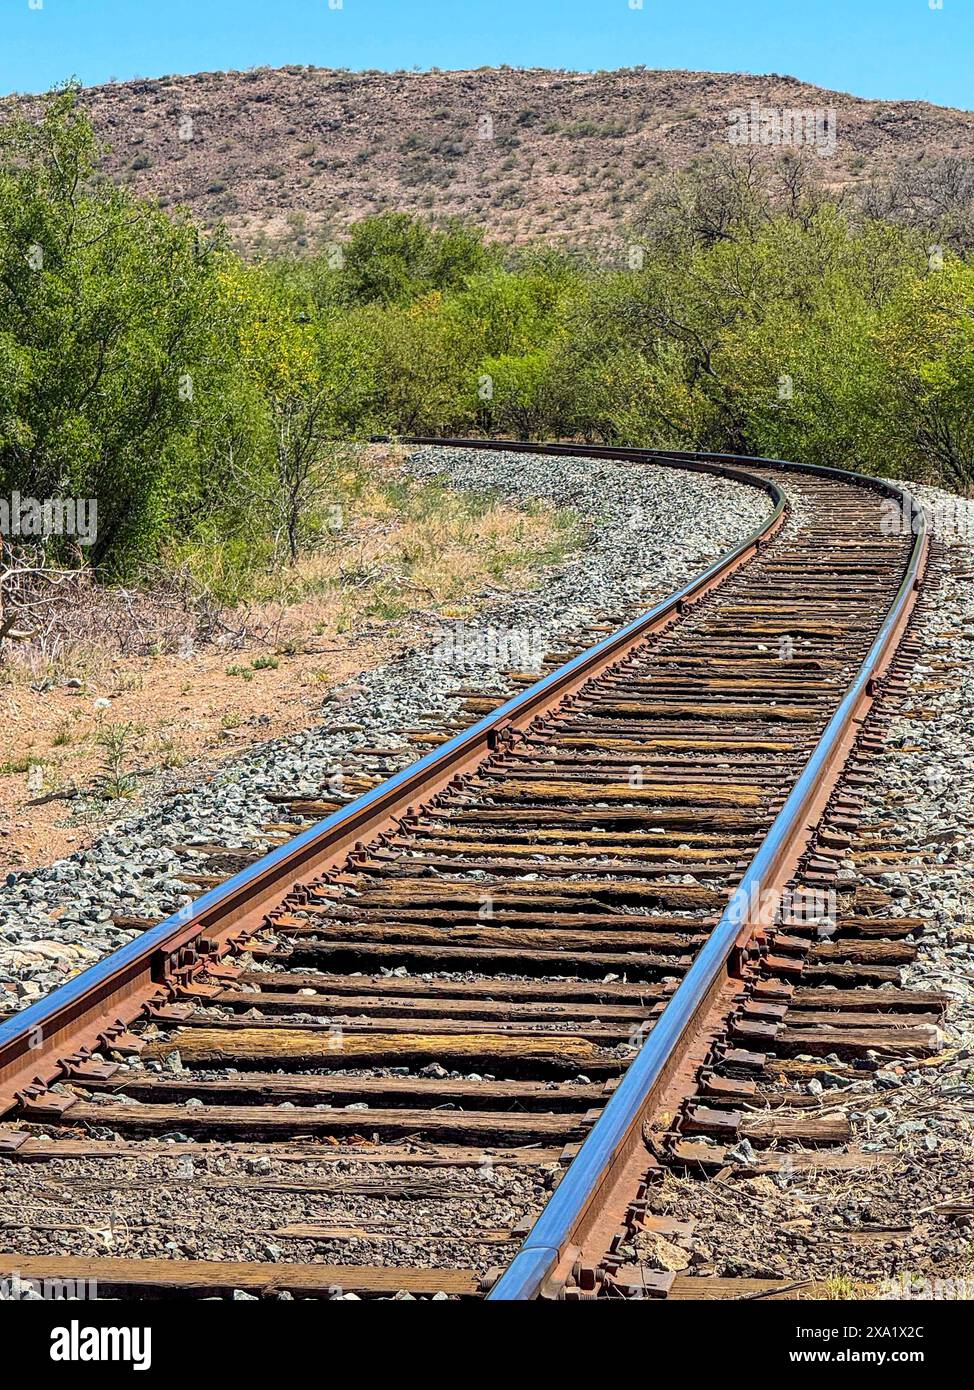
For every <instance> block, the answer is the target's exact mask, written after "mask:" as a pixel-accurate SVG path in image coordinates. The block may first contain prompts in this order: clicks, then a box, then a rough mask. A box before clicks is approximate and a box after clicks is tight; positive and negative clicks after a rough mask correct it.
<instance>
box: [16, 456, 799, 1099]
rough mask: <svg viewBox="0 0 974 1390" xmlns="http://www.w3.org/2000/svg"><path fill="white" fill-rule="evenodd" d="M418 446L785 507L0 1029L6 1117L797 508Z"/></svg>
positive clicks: (689, 597) (706, 466) (676, 606)
mask: <svg viewBox="0 0 974 1390" xmlns="http://www.w3.org/2000/svg"><path fill="white" fill-rule="evenodd" d="M412 442H415V443H427V442H428V443H437V444H444V445H449V444H457V445H460V446H471V447H472V446H476V447H484V448H495V449H497V448H503V449H515V448H516V449H519V450H521V451H531V452H535V453H547V454H560V453H577V454H581V455H582V456H590V457H598V458H605V459H613V460H616V461H619V462H632V463H640V464H650V463H662V464H665V465H666V466H669V467H680V468H685V469H688V470H691V471H704V472H709V473H715V474H718V475H720V476H724V477H728V478H731V479H733V480H734V481H736V482H741V483H746V484H749V485H750V486H753V487H756V488H759V489H761V490H763V491H764V492H766V493H768V494H769V495H770V497H771V499H772V502H773V504H774V506H773V508H772V510H771V512H770V514H769V515H768V517H766V518H765V519H764V521H763V522H762V523H761V524H760V525H759V526H757V527H756V528H755V529H754V530H753V531H752V532H751V533H750V534H749V535H748V536H746V537H745V538H744V539H743V540H742V541H740V542H739V543H738V544H737V545H736V546H733V547H731V548H729V549H728V550H727V551H725V552H724V554H723V555H721V556H720V557H719V558H718V559H716V560H715V561H714V562H713V563H712V564H711V565H709V566H708V567H707V568H706V569H705V570H703V571H702V572H701V573H700V574H698V575H697V576H696V577H695V578H693V579H691V580H690V581H689V582H688V583H687V584H685V585H684V586H683V587H682V588H680V589H679V590H677V591H676V592H675V593H673V594H670V595H669V596H668V597H667V598H665V599H663V600H661V601H660V602H659V603H657V604H655V605H654V606H653V607H652V608H650V609H649V610H648V611H647V612H646V613H644V614H642V615H641V616H640V617H639V618H636V619H634V620H633V621H632V622H630V623H628V624H626V626H624V627H623V628H621V629H619V630H618V631H617V632H615V633H612V634H611V635H610V636H608V637H606V638H604V639H603V640H602V641H600V642H599V643H597V644H596V645H595V646H593V647H590V648H588V649H587V650H586V651H584V652H582V653H580V654H579V655H578V656H576V657H574V658H573V659H572V660H571V661H569V662H567V663H566V664H565V665H564V666H562V667H560V668H559V669H558V670H557V671H554V672H552V673H550V674H549V675H547V676H545V677H543V678H542V679H541V680H539V681H537V682H535V684H533V685H531V686H530V687H528V688H527V689H526V690H525V691H523V692H521V693H520V694H518V695H516V696H514V697H513V698H512V699H510V700H508V701H506V702H505V703H504V704H502V705H500V706H499V707H498V709H496V710H494V711H492V712H491V713H490V714H489V715H486V716H485V717H484V718H483V719H481V720H479V721H478V722H477V723H475V724H473V725H472V726H471V727H470V728H468V729H465V730H463V731H461V732H460V733H459V734H456V735H455V736H454V737H453V738H451V739H450V740H449V741H448V742H447V743H445V744H443V745H442V746H441V747H440V748H438V749H435V750H434V751H432V752H430V753H428V754H426V755H425V756H424V757H422V758H420V759H419V760H418V761H416V762H415V763H413V764H411V765H410V766H409V767H407V768H405V769H403V770H402V771H401V772H399V773H397V774H395V776H393V777H391V778H390V779H388V780H387V781H386V782H383V783H382V784H381V785H380V786H378V787H376V788H373V789H372V790H371V791H369V792H367V793H365V794H364V795H363V796H361V797H359V798H358V799H357V800H355V801H354V802H352V803H350V804H349V805H348V806H346V807H343V808H342V809H341V810H340V811H336V812H334V813H333V814H332V815H330V816H328V817H327V818H326V819H324V820H322V821H319V822H318V823H317V824H315V825H313V826H310V827H309V828H308V829H307V830H305V831H303V832H302V833H301V834H299V835H297V836H296V837H295V838H294V839H292V840H290V841H288V842H287V843H286V844H285V845H282V846H281V847H280V848H278V849H275V850H272V851H271V852H270V853H269V854H267V855H264V856H263V857H262V858H261V859H259V860H257V861H256V862H255V863H254V864H252V865H249V866H248V867H247V868H245V869H243V870H242V871H241V872H240V873H238V874H236V875H234V876H233V877H232V878H230V879H228V880H227V882H226V883H224V884H221V885H220V886H219V887H217V888H214V889H211V890H210V891H208V892H206V893H204V894H203V895H202V896H201V897H199V898H198V899H196V900H195V901H194V902H193V903H192V904H190V905H188V906H187V907H185V908H183V909H181V910H180V911H179V912H178V913H176V914H174V915H172V916H170V917H167V918H166V919H165V920H164V921H162V922H159V923H157V924H156V925H155V926H153V927H150V928H149V929H148V930H146V931H145V932H143V933H142V934H141V935H140V936H139V937H137V938H136V939H135V940H133V941H131V942H128V943H127V944H126V945H124V946H122V947H120V948H119V949H118V950H116V951H114V952H112V953H111V954H110V955H109V956H107V957H106V958H105V959H104V960H102V961H99V962H98V963H97V964H95V965H93V966H91V967H89V968H88V969H87V970H85V971H83V972H82V973H81V974H79V975H77V976H75V977H74V979H72V980H70V981H68V982H67V983H66V984H64V985H62V986H60V987H59V988H58V989H56V990H54V991H53V992H52V993H50V994H49V995H47V996H45V997H44V998H43V999H41V1000H39V1001H38V1002H37V1003H35V1004H32V1005H30V1006H29V1007H28V1008H26V1009H24V1010H22V1011H21V1012H20V1013H17V1014H14V1015H13V1016H12V1017H10V1018H8V1019H7V1020H6V1021H5V1022H3V1023H0V1116H2V1115H3V1114H5V1113H8V1112H9V1111H10V1110H12V1109H14V1108H15V1107H16V1105H17V1103H18V1102H17V1097H18V1094H19V1093H20V1092H22V1091H23V1090H24V1088H25V1087H26V1086H29V1085H31V1084H34V1083H35V1082H40V1083H41V1084H48V1083H49V1082H50V1081H51V1080H54V1079H56V1078H57V1076H58V1075H60V1074H61V1068H60V1065H59V1064H60V1061H61V1059H62V1058H65V1057H67V1056H74V1055H77V1054H79V1053H80V1054H82V1055H84V1054H85V1053H86V1052H88V1051H90V1050H92V1049H94V1048H97V1047H98V1046H99V1045H101V1044H102V1043H103V1042H104V1040H105V1039H106V1036H109V1037H115V1036H117V1034H118V1033H119V1032H121V1031H123V1030H124V1028H125V1027H126V1026H127V1025H128V1024H130V1023H131V1022H133V1021H134V1019H135V1018H136V1017H137V1016H138V1014H139V1012H140V1011H141V1009H142V1007H143V1006H144V1005H145V1004H146V1003H148V1002H149V1001H151V1000H155V999H158V998H159V996H160V994H162V993H164V992H165V990H166V988H167V983H168V982H170V981H171V980H172V979H173V978H175V977H178V972H180V971H182V972H184V973H185V972H192V970H193V969H194V968H195V966H196V965H197V964H198V962H199V956H200V955H201V954H205V955H207V956H209V957H210V959H212V958H214V957H215V956H218V955H220V954H222V953H223V952H224V951H226V950H227V949H229V946H230V944H231V943H232V942H234V941H238V940H240V939H243V938H245V937H246V936H247V935H249V934H250V933H252V932H253V931H255V930H256V929H257V928H258V927H259V926H260V924H261V922H262V920H263V915H264V913H265V911H266V909H267V908H268V907H269V906H270V905H271V904H272V903H273V902H275V901H280V899H281V898H282V897H284V896H285V895H286V894H287V893H288V892H289V891H290V890H291V888H292V887H293V886H295V885H296V884H297V883H298V882H299V881H300V880H301V878H302V877H303V878H304V880H305V881H307V878H308V876H309V875H313V874H320V873H322V872H325V871H326V870H327V869H328V868H330V867H334V866H336V865H337V864H339V863H340V862H341V861H342V859H343V858H344V857H345V856H346V855H347V853H348V852H349V850H351V849H353V848H355V846H356V845H357V844H358V843H359V842H360V841H363V840H365V839H367V838H368V837H370V836H375V835H377V834H380V833H382V831H383V830H386V829H389V828H392V827H394V826H396V825H397V824H398V818H399V817H400V816H401V815H402V814H403V812H404V810H405V811H408V809H409V808H411V807H412V805H413V804H414V802H419V801H421V800H423V799H428V798H429V797H431V796H433V795H435V794H436V793H437V792H439V791H441V790H442V789H443V788H445V787H446V786H447V785H449V783H450V782H452V780H453V779H454V778H455V777H457V776H458V775H460V774H462V773H465V772H470V771H472V770H473V769H474V768H475V767H476V766H477V765H478V764H479V763H480V762H481V761H482V759H483V758H484V756H485V755H486V754H487V753H488V752H490V751H491V749H492V748H494V747H495V746H496V745H497V741H498V739H499V738H503V737H504V736H505V731H506V730H510V731H512V732H513V731H516V730H522V729H524V728H526V727H527V726H528V725H530V724H531V722H532V721H533V720H534V719H536V718H537V717H538V716H539V715H542V714H545V713H547V712H549V711H550V710H552V709H553V708H555V707H556V706H557V705H558V704H559V703H560V702H561V701H562V700H563V699H564V698H565V697H566V696H567V695H570V694H572V693H574V692H575V691H576V690H578V689H579V688H580V687H581V686H582V685H583V684H584V683H585V682H586V681H587V680H589V679H591V678H592V676H593V675H596V674H598V673H600V672H601V671H603V670H605V669H606V668H607V667H608V666H610V665H612V664H613V663H614V662H615V661H617V660H618V659H619V658H620V657H621V656H622V655H624V654H625V652H626V651H627V650H628V649H629V648H630V647H631V646H632V645H633V644H634V643H636V642H637V641H639V640H641V639H643V638H645V637H646V636H648V635H649V634H651V633H653V632H657V631H659V630H661V629H662V628H664V627H666V626H668V625H669V624H670V623H671V622H672V621H674V620H675V619H676V618H678V617H679V616H680V615H681V614H682V612H683V611H684V610H685V608H686V606H687V605H688V604H690V603H692V602H693V601H694V600H696V599H699V598H701V597H703V596H704V595H705V594H706V593H707V592H709V591H710V589H712V588H713V587H715V585H717V584H718V583H720V582H721V581H722V580H723V579H724V578H725V577H726V575H728V574H729V573H730V572H732V571H733V570H734V569H735V568H737V567H738V566H739V565H741V564H743V563H744V562H745V561H746V560H747V559H749V558H750V557H751V556H752V555H753V554H755V553H756V552H757V551H758V549H759V548H760V546H761V545H762V544H763V542H764V541H766V540H767V539H768V538H769V537H770V536H771V535H772V534H773V533H774V532H775V531H776V530H777V529H778V528H779V527H780V526H781V524H782V522H783V520H784V516H785V510H786V499H785V496H784V494H783V492H782V491H781V489H780V488H779V487H777V485H776V484H775V483H773V482H771V481H769V480H768V479H767V478H762V477H759V476H755V475H753V474H750V473H748V472H746V471H745V470H742V469H741V468H740V467H739V466H737V465H736V464H735V463H734V462H733V461H732V460H731V459H729V458H716V457H714V458H701V457H698V456H695V455H686V456H680V457H677V456H675V455H670V454H667V455H662V454H660V453H658V452H656V451H652V450H631V449H607V448H602V447H599V448H589V447H588V446H570V445H565V446H563V445H533V446H532V445H526V444H523V443H520V442H519V443H517V444H513V443H511V444H508V443H505V442H494V441H474V440H457V441H451V440H418V439H417V440H415V441H412Z"/></svg>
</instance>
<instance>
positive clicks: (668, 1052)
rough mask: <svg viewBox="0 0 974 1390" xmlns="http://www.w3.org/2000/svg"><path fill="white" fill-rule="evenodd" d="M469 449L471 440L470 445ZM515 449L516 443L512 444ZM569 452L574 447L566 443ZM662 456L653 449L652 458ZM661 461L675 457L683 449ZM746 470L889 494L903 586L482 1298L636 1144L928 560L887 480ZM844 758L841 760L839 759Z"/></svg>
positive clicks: (572, 1236)
mask: <svg viewBox="0 0 974 1390" xmlns="http://www.w3.org/2000/svg"><path fill="white" fill-rule="evenodd" d="M468 445H469V442H468ZM506 447H507V448H509V449H519V448H522V447H523V446H522V445H521V444H520V443H513V442H512V443H509V444H508V445H507V446H506ZM572 452H575V450H574V449H573V450H572ZM657 456H660V455H657ZM662 457H666V458H672V459H673V460H674V461H679V460H682V459H683V458H684V457H685V456H684V455H682V454H680V453H676V452H674V453H672V454H666V453H664V454H662ZM728 457H729V456H728V455H721V454H707V455H699V454H698V455H694V456H693V458H694V459H695V460H698V461H702V462H703V461H705V462H715V461H717V460H726V459H727V458H728ZM738 461H739V462H740V463H743V464H746V465H747V466H749V467H755V466H760V467H764V468H780V469H788V470H795V471H801V472H806V473H813V474H817V475H818V476H828V477H835V478H837V479H841V480H844V481H846V482H858V483H859V484H861V485H863V486H868V487H870V488H872V489H874V490H876V491H879V492H881V493H882V494H884V495H885V496H888V497H894V498H896V499H897V500H898V501H899V503H900V506H901V508H902V509H903V511H902V514H903V515H904V516H905V515H909V518H910V530H911V532H912V534H913V536H914V542H913V546H912V548H911V551H910V557H909V560H908V562H907V565H906V570H905V573H904V576H903V580H902V583H901V584H900V587H899V589H898V591H897V594H896V597H895V598H894V600H893V603H892V604H891V606H890V608H889V610H888V611H887V613H886V616H885V618H884V620H883V623H882V625H881V627H880V630H879V632H878V633H877V636H876V638H875V640H874V642H873V644H872V646H871V647H870V649H869V652H868V654H867V656H866V658H865V660H864V661H863V663H862V665H861V667H860V668H859V671H858V672H857V674H856V676H855V678H854V679H853V681H852V683H851V685H850V686H849V688H848V690H847V691H846V694H845V696H844V697H843V699H842V701H841V703H840V705H839V706H838V708H837V709H836V711H835V713H834V714H833V716H832V718H831V720H830V721H829V723H828V725H827V727H826V729H825V731H824V733H823V734H822V737H821V739H820V740H819V742H818V744H817V745H816V747H815V749H814V750H813V752H812V754H811V756H810V757H809V760H808V762H807V763H806V765H805V767H804V769H803V771H802V773H801V775H800V777H799V779H798V781H797V782H796V783H795V786H794V787H793V788H792V791H791V792H790V794H789V795H788V797H787V799H786V801H785V803H784V805H783V806H782V808H781V810H780V812H779V813H778V815H777V817H776V818H775V820H774V822H773V824H772V825H771V827H770V829H769V831H768V833H767V835H766V836H765V838H764V840H763V841H762V843H761V845H760V847H759V849H758V850H757V852H756V854H755V856H754V858H753V859H752V861H751V863H750V864H749V866H748V868H747V870H746V871H745V873H744V876H743V878H742V879H741V881H740V883H739V885H738V887H737V888H736V890H735V892H734V893H733V895H732V896H731V899H730V901H729V902H728V905H727V907H726V909H725V910H724V912H723V914H722V916H721V918H720V921H719V922H718V924H717V926H716V927H715V928H714V931H713V933H712V934H711V936H710V937H709V939H708V941H707V943H706V945H705V946H704V947H703V948H702V949H701V951H700V954H699V955H698V956H697V958H696V960H695V961H694V963H693V965H692V966H691V967H690V970H689V971H688V973H687V974H686V975H685V976H684V978H683V980H682V981H681V983H680V985H679V986H678V988H677V990H676V991H675V993H674V994H673V996H672V997H671V999H670V1000H669V1001H668V1003H667V1004H666V1007H665V1009H664V1010H663V1012H662V1014H661V1015H660V1017H659V1019H658V1020H657V1022H656V1024H655V1026H654V1027H653V1030H652V1032H651V1033H650V1035H649V1037H648V1038H647V1040H646V1042H645V1043H644V1044H643V1045H642V1047H641V1049H640V1051H639V1052H638V1053H637V1055H636V1057H635V1058H634V1059H633V1061H632V1062H631V1063H630V1065H629V1067H628V1068H627V1070H626V1073H625V1075H624V1077H623V1079H622V1082H621V1083H620V1085H619V1087H618V1089H617V1090H616V1091H615V1093H614V1094H613V1095H612V1097H611V1098H610V1100H609V1102H608V1104H607V1105H606V1107H605V1109H604V1110H603V1111H602V1113H601V1115H600V1116H599V1118H598V1120H597V1121H596V1123H595V1125H594V1126H593V1127H592V1129H591V1130H590V1132H589V1134H588V1135H587V1136H586V1138H585V1140H584V1142H583V1143H582V1145H581V1147H580V1149H579V1151H578V1153H577V1154H576V1156H575V1158H574V1159H573V1160H572V1162H571V1164H570V1165H569V1168H568V1170H567V1172H566V1173H565V1176H564V1177H563V1179H562V1181H561V1182H560V1183H559V1185H558V1187H557V1188H556V1190H555V1192H554V1195H553V1196H552V1198H551V1199H550V1201H549V1202H548V1203H547V1204H546V1206H545V1207H544V1209H543V1211H542V1212H541V1215H540V1216H539V1217H538V1219H537V1221H536V1222H535V1224H534V1226H533V1227H532V1228H531V1230H530V1231H529V1233H528V1235H527V1236H526V1237H525V1239H524V1241H523V1242H522V1244H521V1246H520V1249H519V1250H518V1252H517V1254H516V1255H515V1257H514V1259H513V1260H512V1262H511V1263H510V1265H509V1266H508V1267H507V1269H506V1270H505V1272H504V1273H503V1274H502V1275H501V1277H500V1279H499V1280H498V1281H497V1282H496V1283H495V1284H494V1286H493V1288H492V1289H491V1290H490V1292H489V1293H488V1295H487V1299H488V1301H494V1302H509V1301H526V1300H529V1299H533V1298H537V1297H539V1296H541V1295H542V1293H543V1292H544V1288H545V1284H546V1282H547V1281H548V1280H549V1279H550V1278H551V1276H552V1274H553V1273H554V1272H555V1271H556V1269H558V1267H559V1265H563V1264H564V1262H565V1261H566V1257H570V1254H571V1251H572V1250H573V1249H574V1248H575V1241H576V1240H577V1239H578V1238H579V1233H580V1232H581V1231H582V1230H583V1228H584V1225H585V1221H586V1218H587V1217H589V1215H590V1214H591V1213H592V1212H593V1209H594V1208H595V1207H597V1205H598V1203H599V1199H600V1197H602V1196H603V1194H606V1195H607V1193H608V1191H609V1190H610V1189H611V1187H612V1184H613V1181H614V1179H615V1178H616V1177H617V1176H618V1175H619V1171H620V1169H621V1167H622V1165H623V1163H624V1161H625V1159H626V1157H627V1156H628V1155H629V1154H630V1153H631V1152H632V1150H633V1148H634V1146H635V1145H636V1144H637V1143H638V1142H639V1141H640V1137H641V1130H642V1122H643V1119H644V1117H645V1116H646V1114H647V1112H648V1110H649V1108H650V1107H651V1105H652V1103H653V1100H654V1098H655V1097H657V1096H658V1094H659V1092H660V1091H661V1089H662V1087H663V1086H664V1085H665V1083H666V1081H667V1079H668V1077H669V1076H670V1075H671V1073H672V1071H673V1069H674V1067H675V1065H676V1061H677V1058H678V1055H679V1052H680V1048H681V1044H683V1043H684V1042H685V1041H688V1040H689V1039H690V1038H692V1036H694V1035H695V1032H696V1029H697V1027H698V1025H699V1023H700V1021H701V1020H702V1018H703V1017H704V1016H705V1014H706V1012H707V1010H708V1008H709V1006H710V1004H711V1002H712V1001H713V999H714V998H715V996H716V994H717V992H718V990H719V987H720V985H721V984H722V983H723V981H724V980H725V979H726V978H727V976H728V973H729V968H730V962H731V960H732V958H733V956H734V953H735V949H736V948H739V947H742V946H743V945H744V944H745V942H746V939H747V937H748V936H749V935H750V934H751V933H752V932H753V930H754V929H756V928H757V927H758V926H760V925H762V924H763V921H764V919H765V916H766V914H767V912H768V897H769V888H768V885H769V884H772V885H773V884H774V882H775V878H776V875H780V874H781V872H782V869H783V867H784V866H785V865H786V863H787V862H788V860H789V859H795V858H796V857H797V856H796V855H795V853H794V851H795V847H796V843H797V844H798V845H799V846H802V845H804V843H805V842H806V841H807V838H808V836H809V834H810V833H811V831H812V830H813V829H814V820H815V819H816V818H817V817H811V816H810V812H811V809H812V807H813V805H814V803H815V802H816V800H818V802H819V803H820V805H819V809H821V802H822V800H823V779H824V778H825V777H826V776H827V774H828V773H829V772H830V771H832V772H835V775H836V778H837V772H836V767H837V764H838V760H839V757H840V755H841V754H843V753H844V752H847V751H848V749H849V747H850V746H851V742H852V737H850V736H851V735H853V734H854V731H855V729H856V728H857V727H858V725H859V724H861V722H862V718H863V717H864V711H865V710H866V709H867V708H868V706H869V705H870V703H871V702H872V699H873V696H874V694H875V691H876V683H877V680H878V679H879V678H880V677H881V676H882V674H883V673H884V672H885V670H886V668H887V667H888V665H889V662H890V661H891V659H892V656H893V654H894V652H895V649H896V646H897V644H898V641H899V638H900V636H901V635H902V633H903V630H904V629H905V626H906V623H907V621H908V619H909V615H910V611H911V609H912V606H913V603H914V601H915V595H916V592H917V590H918V589H919V587H920V583H921V581H922V576H923V572H924V569H925V566H926V561H927V556H928V551H929V538H928V536H927V527H926V520H925V517H924V513H923V509H922V507H920V506H919V505H918V504H917V502H916V500H915V499H914V498H913V496H912V494H911V493H909V492H908V491H906V490H905V489H902V488H899V487H897V486H896V485H895V484H892V483H889V482H887V481H886V480H884V479H878V478H872V477H868V476H865V475H862V474H856V473H850V472H847V471H845V470H842V469H838V468H830V467H823V466H804V465H799V464H793V463H789V462H786V461H784V460H778V459H761V458H742V459H739V460H738ZM842 761H844V757H843V759H842Z"/></svg>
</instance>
